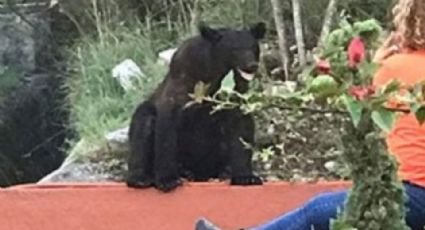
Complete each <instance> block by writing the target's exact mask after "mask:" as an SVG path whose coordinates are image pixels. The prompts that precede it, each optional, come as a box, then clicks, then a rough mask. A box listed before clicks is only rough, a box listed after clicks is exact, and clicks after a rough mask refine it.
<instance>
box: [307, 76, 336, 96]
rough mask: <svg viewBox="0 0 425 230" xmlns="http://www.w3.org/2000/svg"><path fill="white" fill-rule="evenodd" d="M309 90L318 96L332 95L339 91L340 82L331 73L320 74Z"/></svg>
mask: <svg viewBox="0 0 425 230" xmlns="http://www.w3.org/2000/svg"><path fill="white" fill-rule="evenodd" d="M309 91H310V92H311V93H314V94H315V95H316V96H317V97H330V96H334V95H335V94H337V93H338V83H337V82H336V81H335V79H334V78H333V77H332V76H330V75H326V74H323V75H319V76H317V77H316V78H315V79H314V80H313V81H312V82H311V85H310V87H309Z"/></svg>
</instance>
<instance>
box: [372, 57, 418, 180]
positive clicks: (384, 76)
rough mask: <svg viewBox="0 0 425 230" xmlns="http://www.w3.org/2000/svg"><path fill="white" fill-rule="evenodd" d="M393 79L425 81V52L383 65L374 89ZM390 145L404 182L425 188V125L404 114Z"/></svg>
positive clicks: (397, 122) (390, 139)
mask: <svg viewBox="0 0 425 230" xmlns="http://www.w3.org/2000/svg"><path fill="white" fill-rule="evenodd" d="M393 79H396V80H399V81H400V82H403V83H404V84H407V85H412V84H415V83H418V82H420V81H423V80H425V50H423V51H411V52H405V53H400V54H395V55H393V56H391V57H389V58H388V59H386V60H385V61H383V62H382V66H381V67H380V68H379V70H378V72H377V73H376V75H375V78H374V85H377V86H379V85H383V84H385V83H388V82H389V81H391V80H393ZM387 144H388V150H389V152H390V153H392V154H394V155H395V157H396V158H397V160H398V162H399V163H400V167H399V176H400V178H401V179H402V180H405V181H409V182H411V183H414V184H418V185H421V186H425V125H423V126H421V125H419V123H418V122H417V120H416V118H415V116H414V115H413V114H402V115H401V116H400V117H399V119H398V120H397V121H396V124H395V126H394V128H393V130H392V131H391V132H390V133H389V135H388V136H387Z"/></svg>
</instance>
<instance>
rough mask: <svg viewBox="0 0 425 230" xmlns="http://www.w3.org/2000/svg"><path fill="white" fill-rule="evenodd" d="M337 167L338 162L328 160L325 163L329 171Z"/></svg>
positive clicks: (333, 170)
mask: <svg viewBox="0 0 425 230" xmlns="http://www.w3.org/2000/svg"><path fill="white" fill-rule="evenodd" d="M337 167H338V163H337V162H335V161H328V162H326V163H325V168H326V169H327V170H329V171H330V172H335V171H336V169H337Z"/></svg>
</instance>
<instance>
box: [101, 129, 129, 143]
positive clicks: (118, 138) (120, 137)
mask: <svg viewBox="0 0 425 230" xmlns="http://www.w3.org/2000/svg"><path fill="white" fill-rule="evenodd" d="M128 130H129V127H126V128H122V129H119V130H116V131H114V132H111V133H108V134H106V135H105V138H106V140H107V141H108V142H115V143H120V144H125V143H127V141H128Z"/></svg>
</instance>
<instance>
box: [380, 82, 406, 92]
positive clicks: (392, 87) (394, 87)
mask: <svg viewBox="0 0 425 230" xmlns="http://www.w3.org/2000/svg"><path fill="white" fill-rule="evenodd" d="M400 87H401V83H400V82H399V81H397V80H393V81H391V82H390V83H388V84H386V85H385V87H384V88H383V90H382V91H383V92H382V93H384V94H389V93H393V92H396V91H399V90H400Z"/></svg>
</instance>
